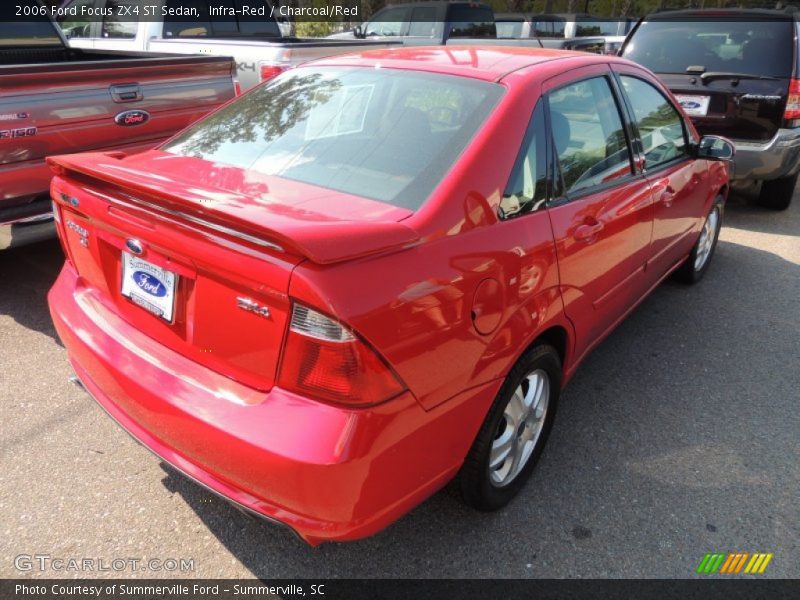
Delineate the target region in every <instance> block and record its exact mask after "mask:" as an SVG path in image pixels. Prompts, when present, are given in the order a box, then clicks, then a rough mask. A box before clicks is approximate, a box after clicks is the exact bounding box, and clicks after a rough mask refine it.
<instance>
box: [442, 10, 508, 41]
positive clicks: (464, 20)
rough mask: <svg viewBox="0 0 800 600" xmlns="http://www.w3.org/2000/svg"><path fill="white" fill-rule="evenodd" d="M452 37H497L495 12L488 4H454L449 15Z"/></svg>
mask: <svg viewBox="0 0 800 600" xmlns="http://www.w3.org/2000/svg"><path fill="white" fill-rule="evenodd" d="M447 17H448V20H449V21H450V23H451V24H450V37H451V38H457V37H489V38H493V37H497V29H496V27H495V24H494V13H493V12H492V9H491V8H489V7H488V6H474V5H466V4H454V5H453V6H451V7H450V12H449V13H448V15H447Z"/></svg>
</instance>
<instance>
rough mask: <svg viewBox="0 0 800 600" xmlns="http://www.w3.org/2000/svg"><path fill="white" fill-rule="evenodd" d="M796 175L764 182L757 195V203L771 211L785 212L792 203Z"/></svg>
mask: <svg viewBox="0 0 800 600" xmlns="http://www.w3.org/2000/svg"><path fill="white" fill-rule="evenodd" d="M795 185H797V175H794V176H792V177H782V178H781V179H773V180H771V181H764V182H763V183H762V184H761V192H760V193H759V195H758V203H759V204H760V205H761V206H763V207H764V208H769V209H772V210H786V209H787V208H789V205H790V204H791V203H792V196H793V195H794V188H795Z"/></svg>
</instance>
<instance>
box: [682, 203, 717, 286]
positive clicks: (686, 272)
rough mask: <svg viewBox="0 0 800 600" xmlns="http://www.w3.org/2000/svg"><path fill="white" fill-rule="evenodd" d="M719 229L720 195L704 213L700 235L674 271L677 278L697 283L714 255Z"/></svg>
mask: <svg viewBox="0 0 800 600" xmlns="http://www.w3.org/2000/svg"><path fill="white" fill-rule="evenodd" d="M720 229H722V198H721V197H719V198H717V200H716V201H715V202H714V204H713V206H712V207H711V210H710V211H709V213H708V215H706V220H705V222H704V223H703V228H702V229H701V230H700V235H699V236H698V238H697V242H696V243H695V245H694V248H692V253H691V254H690V255H689V258H688V259H686V262H685V263H683V265H681V267H680V268H679V269H678V270H677V271H676V272H675V276H676V278H677V279H679V280H680V281H682V282H684V283H697V282H698V281H700V280H701V279H702V278H703V275H705V274H706V271H707V270H708V266H709V264H711V258H712V257H713V256H714V250H715V249H716V247H717V240H718V239H719V232H720Z"/></svg>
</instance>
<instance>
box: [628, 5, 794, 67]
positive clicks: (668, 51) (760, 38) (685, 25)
mask: <svg viewBox="0 0 800 600" xmlns="http://www.w3.org/2000/svg"><path fill="white" fill-rule="evenodd" d="M792 25H793V23H792V21H791V20H785V19H783V20H763V19H761V20H757V21H752V22H751V21H743V20H731V19H727V20H725V19H720V20H714V21H711V20H708V21H706V20H696V21H682V22H675V21H666V20H664V21H659V20H656V21H649V22H645V23H642V24H641V25H640V26H639V28H638V29H637V30H636V32H635V33H634V34H633V37H632V38H631V39H630V40H629V41H628V43H627V45H626V46H625V51H624V56H625V58H628V59H630V60H633V61H635V62H637V63H639V64H641V65H644V66H645V67H647V68H648V69H650V70H651V71H653V72H655V73H680V74H684V73H686V69H687V68H689V67H702V68H703V69H704V70H705V72H707V73H709V72H722V73H741V74H747V75H767V76H770V77H779V78H788V77H790V76H791V73H792V65H793V62H792V61H793V60H794V52H793V50H792V48H793V44H794V32H793V26H792Z"/></svg>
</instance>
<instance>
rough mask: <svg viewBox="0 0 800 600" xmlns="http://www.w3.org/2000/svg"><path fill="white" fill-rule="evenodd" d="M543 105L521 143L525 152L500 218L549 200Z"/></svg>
mask: <svg viewBox="0 0 800 600" xmlns="http://www.w3.org/2000/svg"><path fill="white" fill-rule="evenodd" d="M545 134H546V129H545V122H544V108H543V103H542V102H539V104H538V105H537V106H536V110H534V112H533V118H532V119H531V122H530V124H529V125H528V131H527V132H526V133H525V138H524V139H523V141H522V149H521V151H520V154H519V156H518V157H517V161H516V163H515V164H514V170H513V172H512V173H511V179H510V180H509V183H508V186H507V187H506V191H505V193H504V194H503V198H502V200H501V201H500V211H499V216H500V218H501V219H510V218H513V217H516V216H519V215H523V214H526V213H529V212H533V211H535V210H538V209H539V208H542V207H543V206H544V203H545V201H546V200H547V156H546V154H545V147H546V146H545Z"/></svg>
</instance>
